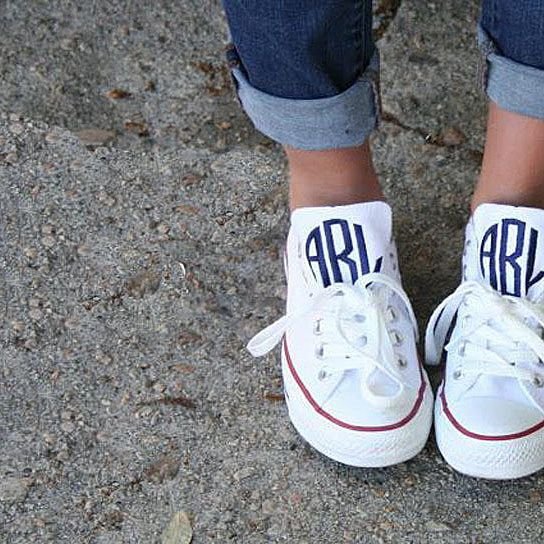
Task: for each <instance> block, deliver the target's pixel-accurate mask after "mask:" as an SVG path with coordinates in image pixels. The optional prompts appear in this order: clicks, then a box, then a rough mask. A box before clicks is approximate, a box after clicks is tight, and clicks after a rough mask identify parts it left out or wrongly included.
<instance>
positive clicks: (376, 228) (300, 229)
mask: <svg viewBox="0 0 544 544" xmlns="http://www.w3.org/2000/svg"><path fill="white" fill-rule="evenodd" d="M291 225H292V228H293V229H294V231H295V233H296V235H297V238H298V240H299V242H300V254H301V258H303V259H306V260H307V263H308V265H309V267H310V269H311V270H312V273H313V276H314V278H315V279H316V281H317V282H318V283H319V284H320V285H322V286H323V287H328V286H329V285H331V284H332V283H344V282H346V283H355V281H356V280H357V279H358V278H360V277H361V276H362V275H363V274H367V273H369V272H379V271H380V270H381V268H382V263H383V259H384V253H385V251H386V250H387V247H388V245H389V242H390V240H391V230H392V220H391V208H390V207H389V205H388V204H386V203H385V202H365V203H362V204H351V205H349V206H330V207H318V208H299V209H297V210H295V211H294V212H293V213H292V215H291Z"/></svg>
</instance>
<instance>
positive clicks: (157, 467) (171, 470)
mask: <svg viewBox="0 0 544 544" xmlns="http://www.w3.org/2000/svg"><path fill="white" fill-rule="evenodd" d="M180 464H181V462H180V459H179V457H178V456H177V455H171V454H170V455H163V456H162V457H160V458H159V459H158V460H157V461H155V462H154V463H152V464H151V465H149V466H148V467H147V468H146V469H145V470H144V476H145V478H146V479H147V480H151V481H154V482H157V483H163V482H164V481H165V480H171V479H172V478H175V477H176V475H177V473H178V472H179V466H180Z"/></svg>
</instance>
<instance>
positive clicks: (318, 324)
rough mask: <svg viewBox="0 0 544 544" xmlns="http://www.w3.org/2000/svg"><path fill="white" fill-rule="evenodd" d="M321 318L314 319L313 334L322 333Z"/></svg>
mask: <svg viewBox="0 0 544 544" xmlns="http://www.w3.org/2000/svg"><path fill="white" fill-rule="evenodd" d="M322 321H323V320H322V319H316V320H315V322H314V334H315V335H316V336H319V335H320V334H323V329H322V328H321V322H322Z"/></svg>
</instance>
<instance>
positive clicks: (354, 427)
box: [283, 336, 427, 432]
mask: <svg viewBox="0 0 544 544" xmlns="http://www.w3.org/2000/svg"><path fill="white" fill-rule="evenodd" d="M283 348H284V352H285V357H286V359H287V366H288V367H289V370H290V372H291V375H292V376H293V378H294V380H295V381H296V382H297V385H298V386H299V387H300V390H301V391H302V393H303V394H304V396H305V397H306V400H307V401H308V402H309V403H310V404H311V406H312V408H313V409H314V410H315V411H316V412H317V413H318V414H319V415H321V416H323V417H324V418H325V419H327V420H329V421H330V422H332V423H334V424H335V425H338V426H339V427H343V428H344V429H349V430H350V431H363V432H383V431H393V430H395V429H399V428H400V427H403V426H404V425H406V424H407V423H409V422H410V421H411V420H412V419H413V418H414V416H415V415H416V414H417V412H418V410H419V407H420V406H421V404H422V402H423V395H424V393H425V388H426V387H427V384H426V382H425V379H424V377H423V369H422V367H421V364H419V375H420V377H421V385H420V386H419V390H418V394H417V399H416V402H415V403H414V406H413V407H412V409H411V410H410V413H409V414H408V415H407V416H406V417H404V418H403V419H401V420H400V421H398V422H397V423H392V424H390V425H383V426H379V427H366V426H361V425H352V424H351V423H346V422H345V421H341V420H340V419H337V418H335V417H334V416H333V415H331V414H329V413H328V412H326V411H325V410H324V409H323V408H321V406H319V404H317V402H316V401H315V399H314V398H313V397H312V395H311V394H310V392H309V391H308V389H306V387H305V385H304V383H302V380H301V379H300V376H299V375H298V374H297V371H296V370H295V366H294V364H293V361H292V359H291V355H290V353H289V348H288V347H287V339H286V337H285V336H284V337H283Z"/></svg>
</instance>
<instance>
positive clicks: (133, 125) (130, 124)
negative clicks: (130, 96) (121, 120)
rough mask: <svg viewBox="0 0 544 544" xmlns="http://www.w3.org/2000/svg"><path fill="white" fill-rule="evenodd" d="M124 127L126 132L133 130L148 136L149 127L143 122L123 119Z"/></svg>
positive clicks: (140, 134) (135, 132)
mask: <svg viewBox="0 0 544 544" xmlns="http://www.w3.org/2000/svg"><path fill="white" fill-rule="evenodd" d="M124 127H125V130H126V131H127V132H133V133H134V134H137V135H138V136H149V128H148V127H147V125H146V124H145V123H143V122H140V121H125V124H124Z"/></svg>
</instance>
